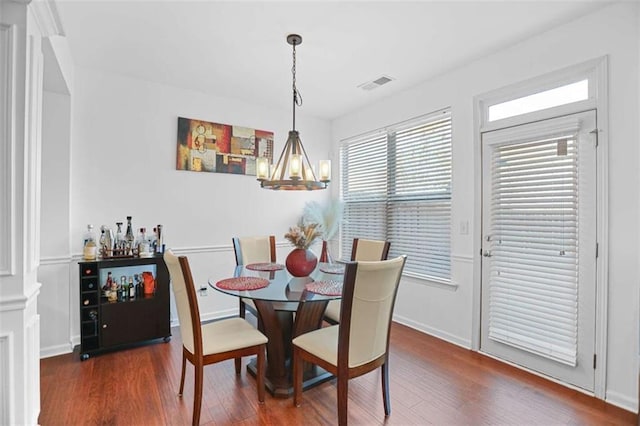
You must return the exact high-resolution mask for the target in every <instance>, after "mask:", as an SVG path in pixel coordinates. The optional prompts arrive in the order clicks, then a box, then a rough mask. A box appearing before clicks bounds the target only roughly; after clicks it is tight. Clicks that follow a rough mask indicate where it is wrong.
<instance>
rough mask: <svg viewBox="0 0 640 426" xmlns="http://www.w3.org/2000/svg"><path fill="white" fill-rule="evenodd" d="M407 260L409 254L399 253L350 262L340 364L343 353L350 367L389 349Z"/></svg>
mask: <svg viewBox="0 0 640 426" xmlns="http://www.w3.org/2000/svg"><path fill="white" fill-rule="evenodd" d="M405 261H406V256H400V257H397V258H395V259H391V260H382V261H373V262H364V261H363V262H352V263H349V264H347V267H346V271H345V278H344V286H343V291H342V295H343V296H342V306H341V310H340V326H339V327H340V331H339V337H338V363H339V364H340V361H341V357H343V358H344V359H347V360H348V367H349V368H353V367H357V366H359V365H363V364H366V363H368V362H370V361H373V360H375V359H377V358H379V357H381V356H382V355H385V354H386V352H387V351H388V349H389V332H390V327H391V318H392V314H393V307H394V304H395V300H396V295H397V292H398V284H399V283H400V277H401V276H402V270H403V268H404V264H405ZM345 351H348V352H345ZM343 362H344V361H343Z"/></svg>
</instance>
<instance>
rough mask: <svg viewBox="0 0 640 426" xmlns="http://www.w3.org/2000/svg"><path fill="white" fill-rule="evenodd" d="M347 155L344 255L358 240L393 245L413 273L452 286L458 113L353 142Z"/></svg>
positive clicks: (344, 161)
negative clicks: (453, 132)
mask: <svg viewBox="0 0 640 426" xmlns="http://www.w3.org/2000/svg"><path fill="white" fill-rule="evenodd" d="M341 154H342V157H341V160H342V198H343V201H344V203H345V221H344V223H343V226H342V251H341V252H342V253H343V257H347V253H350V250H351V242H352V240H353V238H356V237H357V238H373V239H382V240H388V241H390V242H391V250H390V254H389V256H390V257H393V256H398V255H401V254H406V255H407V263H406V265H405V272H409V273H413V274H415V275H420V276H425V277H435V278H438V279H443V280H449V279H450V275H451V274H450V270H451V266H450V233H451V223H450V222H451V115H450V113H449V112H448V111H447V112H444V113H443V112H440V113H437V114H435V115H431V116H429V117H426V118H424V119H420V120H417V121H413V122H411V123H409V124H406V125H402V126H396V127H394V128H391V129H387V131H386V132H385V133H377V134H371V135H368V136H364V137H361V138H359V139H355V140H350V141H347V142H346V143H344V144H343V145H342V149H341Z"/></svg>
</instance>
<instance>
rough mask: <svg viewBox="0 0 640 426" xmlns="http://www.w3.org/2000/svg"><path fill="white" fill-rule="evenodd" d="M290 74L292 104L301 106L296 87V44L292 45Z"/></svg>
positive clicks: (299, 95)
mask: <svg viewBox="0 0 640 426" xmlns="http://www.w3.org/2000/svg"><path fill="white" fill-rule="evenodd" d="M291 73H292V74H293V103H294V104H296V105H298V106H302V94H300V91H299V90H298V88H297V87H296V44H295V43H293V66H292V67H291Z"/></svg>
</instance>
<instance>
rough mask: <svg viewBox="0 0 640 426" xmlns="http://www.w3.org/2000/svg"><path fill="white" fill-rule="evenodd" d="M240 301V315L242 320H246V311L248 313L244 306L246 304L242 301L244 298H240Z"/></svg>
mask: <svg viewBox="0 0 640 426" xmlns="http://www.w3.org/2000/svg"><path fill="white" fill-rule="evenodd" d="M238 300H240V311H239V315H240V318H242V319H244V317H245V311H246V308H245V306H244V302H243V301H242V298H239V299H238Z"/></svg>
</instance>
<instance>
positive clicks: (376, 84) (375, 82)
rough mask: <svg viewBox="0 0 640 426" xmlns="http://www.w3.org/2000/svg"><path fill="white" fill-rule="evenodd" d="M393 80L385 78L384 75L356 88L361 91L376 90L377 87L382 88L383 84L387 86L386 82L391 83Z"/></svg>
mask: <svg viewBox="0 0 640 426" xmlns="http://www.w3.org/2000/svg"><path fill="white" fill-rule="evenodd" d="M392 80H393V78H391V77H387V76H386V75H383V76H382V77H378V78H376V79H375V80H373V81H367V82H366V83H362V84H361V85H359V86H358V88H360V89H362V90H367V91H368V90H373V89H377V88H378V87H380V86H382V85H383V84H387V83H388V82H390V81H392Z"/></svg>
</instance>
